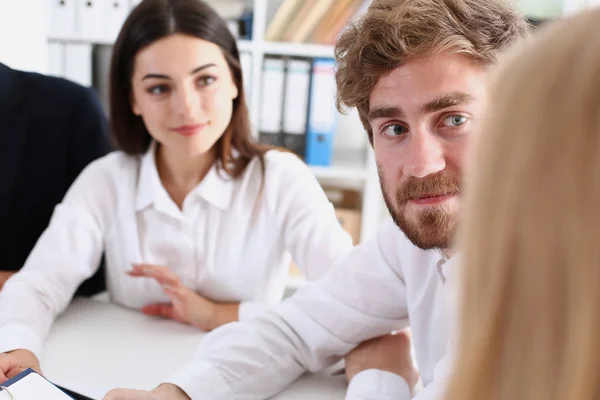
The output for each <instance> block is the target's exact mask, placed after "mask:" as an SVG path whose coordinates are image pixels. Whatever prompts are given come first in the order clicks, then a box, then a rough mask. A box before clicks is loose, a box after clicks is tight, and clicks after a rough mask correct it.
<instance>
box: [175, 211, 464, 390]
mask: <svg viewBox="0 0 600 400" xmlns="http://www.w3.org/2000/svg"><path fill="white" fill-rule="evenodd" d="M452 261H454V259H452ZM453 263H454V262H452V264H453ZM449 264H450V262H447V260H446V259H445V257H444V255H443V254H442V252H440V251H438V250H427V251H425V250H421V249H419V248H417V247H415V246H414V245H413V244H412V243H411V242H410V241H409V240H408V239H407V238H406V237H405V236H404V234H403V233H402V232H401V231H400V230H399V229H398V228H397V227H396V225H395V224H394V223H393V221H392V220H391V219H387V220H386V221H384V223H383V224H382V225H381V227H380V229H379V231H378V233H377V235H376V236H375V237H373V238H372V239H371V240H370V241H368V242H366V243H364V244H362V245H360V246H358V247H356V248H355V249H354V250H353V251H351V252H350V253H349V254H348V255H347V256H346V257H345V258H344V259H343V260H342V261H341V262H340V263H338V264H337V265H336V266H334V267H333V268H331V269H330V270H329V271H328V272H327V274H326V275H325V276H324V277H323V278H322V279H321V280H319V281H318V282H314V283H310V284H308V285H306V286H305V287H303V288H301V289H300V290H299V291H298V292H297V293H296V294H295V295H294V296H292V297H291V298H290V299H288V300H287V301H285V302H284V303H283V304H281V305H280V306H278V307H275V308H273V309H271V310H268V311H266V312H264V313H262V314H260V315H258V316H257V317H255V318H253V319H250V320H247V321H244V322H239V323H232V324H228V325H225V326H223V327H221V328H219V329H217V330H215V331H214V332H212V333H210V334H208V335H207V336H206V337H205V339H204V340H203V341H202V344H201V346H200V348H199V349H198V352H197V354H196V356H195V359H194V360H193V362H192V363H191V364H189V365H188V366H186V367H184V368H182V369H181V370H180V371H179V372H178V373H176V374H175V375H174V376H172V377H171V378H170V379H169V380H168V382H170V383H173V384H175V385H177V386H179V387H181V388H182V389H183V390H184V391H185V392H186V393H187V394H188V395H189V396H190V397H191V398H211V399H232V398H236V399H265V398H268V397H270V396H272V395H274V394H276V393H277V392H279V391H281V390H282V389H283V388H285V387H286V386H287V385H288V384H290V383H291V382H292V381H294V380H295V379H296V378H298V377H299V376H300V375H301V374H302V373H303V372H305V371H306V370H308V371H318V370H321V369H323V368H325V367H327V366H330V365H332V364H334V363H335V362H337V361H338V360H340V359H341V358H342V357H343V356H344V355H345V354H347V353H348V352H349V351H350V350H352V349H353V348H354V347H356V346H357V345H358V344H360V343H361V342H363V341H365V340H367V339H371V338H374V337H379V336H382V335H386V334H388V333H390V332H392V331H395V330H399V329H402V328H404V327H406V326H409V325H410V327H411V330H412V338H413V343H414V347H415V354H416V361H417V364H418V365H419V373H420V375H421V379H422V381H423V384H424V385H425V389H424V390H423V391H422V392H421V394H419V395H418V397H419V398H420V399H425V398H432V397H431V396H433V395H435V394H436V393H437V392H438V391H439V390H438V389H436V388H435V387H434V385H430V384H431V383H432V381H433V378H434V369H435V366H436V364H438V362H439V361H440V360H441V359H442V358H443V356H444V355H445V353H446V345H447V341H448V338H449V328H448V313H447V309H446V296H447V294H446V293H445V292H444V282H445V280H446V274H447V272H448V271H449V269H451V266H450V265H449ZM409 321H410V323H409ZM443 364H444V363H442V365H441V368H442V369H443V368H444V366H443ZM438 369H440V368H438ZM441 374H442V375H443V374H444V371H442V372H441ZM437 375H438V371H436V381H437ZM346 398H347V399H352V400H358V399H362V400H365V399H373V400H375V399H391V398H394V399H408V398H410V389H409V387H408V385H407V384H406V382H405V381H404V380H403V379H402V378H400V377H399V376H397V375H394V374H391V373H388V372H384V371H378V370H367V371H363V372H362V373H360V374H358V375H357V376H356V377H355V378H354V379H353V381H352V382H351V384H350V386H349V389H348V393H347V397H346Z"/></svg>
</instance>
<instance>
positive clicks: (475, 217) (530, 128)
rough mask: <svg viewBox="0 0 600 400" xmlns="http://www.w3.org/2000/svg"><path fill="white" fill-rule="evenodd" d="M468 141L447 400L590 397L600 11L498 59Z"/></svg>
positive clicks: (599, 296)
mask: <svg viewBox="0 0 600 400" xmlns="http://www.w3.org/2000/svg"><path fill="white" fill-rule="evenodd" d="M475 140H476V142H475V146H474V152H473V154H472V155H473V157H472V158H471V159H470V162H471V164H470V165H469V167H468V168H467V170H468V171H469V173H468V177H467V183H466V198H465V204H464V206H463V210H465V215H464V217H465V218H464V221H463V226H462V231H461V235H460V240H461V246H462V248H463V249H464V258H463V266H462V268H463V269H462V271H461V274H462V278H463V280H462V285H463V286H462V296H463V297H462V302H461V303H462V308H461V312H460V332H461V335H460V341H459V353H458V365H457V366H456V375H455V378H454V380H453V381H452V384H451V385H450V388H449V394H448V399H452V400H458V399H460V400H482V399H486V400H496V399H497V400H516V399H531V400H550V399H561V400H586V399H598V398H600V10H598V11H594V12H588V13H585V14H581V15H577V16H575V17H573V18H570V19H567V20H563V21H558V22H555V23H553V24H550V25H549V26H547V27H544V28H542V29H541V31H540V32H538V33H537V34H536V35H535V37H534V38H533V39H532V40H530V41H527V43H524V44H521V45H520V46H518V47H517V48H516V49H515V50H514V51H512V52H511V53H510V54H508V55H506V57H505V58H504V59H503V60H502V61H501V63H500V66H499V68H498V69H497V71H496V74H495V75H494V77H493V85H492V90H491V98H490V102H489V104H488V109H487V113H486V118H485V121H484V122H483V123H482V126H481V127H480V134H479V135H478V136H477V138H476V139H475Z"/></svg>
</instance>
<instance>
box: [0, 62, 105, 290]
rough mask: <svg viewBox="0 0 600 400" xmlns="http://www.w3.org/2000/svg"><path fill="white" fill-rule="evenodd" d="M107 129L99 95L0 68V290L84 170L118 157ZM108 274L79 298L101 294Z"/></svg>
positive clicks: (97, 278)
mask: <svg viewBox="0 0 600 400" xmlns="http://www.w3.org/2000/svg"><path fill="white" fill-rule="evenodd" d="M107 131H108V124H107V121H106V117H105V115H104V113H103V111H102V108H101V105H100V103H99V101H98V99H97V97H96V95H95V94H94V92H93V91H92V90H90V89H88V88H85V87H83V86H81V85H78V84H76V83H73V82H70V81H68V80H66V79H61V78H55V77H50V76H45V75H41V74H36V73H31V72H23V71H17V70H13V69H11V68H9V67H8V66H6V65H4V64H2V63H0V288H1V287H2V286H3V285H4V283H5V282H6V280H7V279H8V278H9V277H10V276H11V275H12V274H14V273H15V272H16V271H18V270H19V269H20V268H21V267H22V266H23V264H24V263H25V260H26V259H27V257H28V255H29V253H30V251H31V250H32V249H33V247H34V245H35V243H36V242H37V240H38V238H39V236H40V235H41V234H42V232H43V231H44V230H45V229H46V227H47V226H48V223H49V221H50V217H51V216H52V212H53V210H54V207H55V206H56V205H57V204H58V203H60V201H61V200H62V198H63V196H64V195H65V193H66V191H67V189H69V186H71V183H72V182H73V181H74V180H75V178H76V177H77V175H79V173H80V172H81V170H83V168H84V167H86V166H87V165H88V164H89V163H90V162H91V161H93V160H95V159H97V158H99V157H101V156H103V155H105V154H107V153H108V152H110V150H111V146H110V144H109V138H108V132H107ZM103 274H104V273H103V271H102V270H100V271H99V272H98V273H97V274H96V275H95V276H93V277H92V278H90V279H89V280H88V281H86V282H85V283H84V284H83V285H82V286H81V287H80V288H79V292H78V293H79V294H84V295H91V294H94V293H97V292H99V291H101V290H102V289H103V288H104V276H103Z"/></svg>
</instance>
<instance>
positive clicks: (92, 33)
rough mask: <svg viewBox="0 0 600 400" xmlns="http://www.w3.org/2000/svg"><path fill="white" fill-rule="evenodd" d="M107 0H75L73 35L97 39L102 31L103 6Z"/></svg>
mask: <svg viewBox="0 0 600 400" xmlns="http://www.w3.org/2000/svg"><path fill="white" fill-rule="evenodd" d="M107 3H108V0H76V5H75V9H76V15H77V19H76V22H75V31H76V34H75V36H76V37H77V38H79V39H84V40H89V41H98V40H101V39H102V34H103V32H104V8H105V4H107Z"/></svg>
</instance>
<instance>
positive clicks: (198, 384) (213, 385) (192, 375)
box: [165, 364, 235, 400]
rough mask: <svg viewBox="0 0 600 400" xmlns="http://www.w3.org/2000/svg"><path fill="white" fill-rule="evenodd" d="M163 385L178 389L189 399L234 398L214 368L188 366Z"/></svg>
mask: <svg viewBox="0 0 600 400" xmlns="http://www.w3.org/2000/svg"><path fill="white" fill-rule="evenodd" d="M165 383H170V384H172V385H175V386H177V387H179V388H180V389H181V390H183V391H184V392H185V394H187V395H188V397H189V398H190V399H204V398H209V399H211V400H231V399H233V398H234V397H235V396H234V395H233V393H231V391H230V390H229V389H228V386H227V385H226V384H225V381H224V380H223V377H222V376H221V375H220V374H219V373H217V372H215V368H214V366H212V367H211V366H208V365H198V364H189V365H187V366H186V367H184V368H182V369H180V370H179V371H177V372H176V373H175V374H174V375H172V376H171V377H170V378H169V379H167V381H166V382H165Z"/></svg>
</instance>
